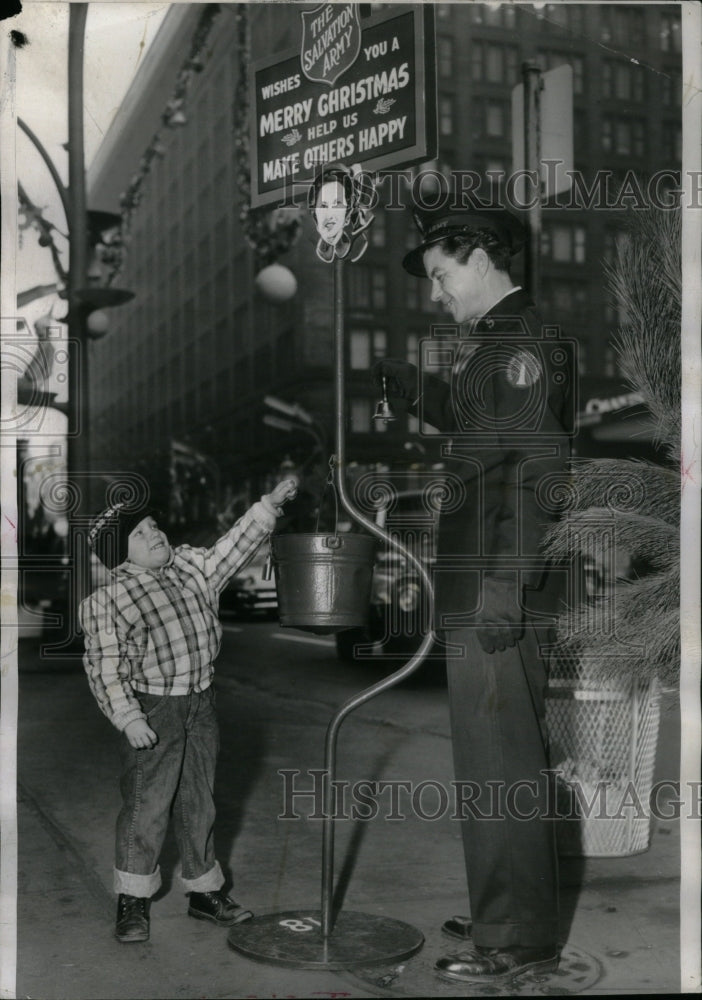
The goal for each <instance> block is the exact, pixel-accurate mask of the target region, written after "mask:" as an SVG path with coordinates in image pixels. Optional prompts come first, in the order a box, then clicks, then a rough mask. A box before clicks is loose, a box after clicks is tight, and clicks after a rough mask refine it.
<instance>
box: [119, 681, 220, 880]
mask: <svg viewBox="0 0 702 1000" xmlns="http://www.w3.org/2000/svg"><path fill="white" fill-rule="evenodd" d="M138 698H139V701H140V702H141V706H142V708H143V710H144V713H145V715H146V716H147V721H148V723H149V725H150V726H151V728H152V729H153V730H154V732H155V733H156V734H157V736H158V743H157V744H156V746H155V747H154V748H153V749H152V750H135V749H134V748H133V747H131V746H130V745H129V741H128V740H127V738H126V736H124V737H123V739H122V744H121V747H120V753H121V757H122V776H121V779H120V787H121V790H122V809H121V811H120V814H119V816H118V817H117V830H116V851H115V855H116V858H115V879H114V888H115V892H117V893H127V894H128V895H130V896H142V897H145V896H152V895H153V894H154V893H155V892H157V891H158V889H159V887H160V885H161V873H160V869H159V867H158V858H159V855H160V853H161V848H162V846H163V841H164V839H165V836H166V831H167V829H168V822H169V818H170V813H171V806H172V807H173V829H174V833H175V838H176V843H177V845H178V852H179V854H180V863H181V878H182V882H183V885H184V887H185V891H186V892H211V891H216V890H217V889H220V888H221V887H222V885H223V884H224V876H223V875H222V870H221V868H220V866H219V863H218V862H217V861H216V859H215V855H214V844H213V826H214V819H215V807H214V800H213V788H214V775H215V766H216V764H217V754H218V753H219V729H218V726H217V716H216V712H215V699H214V690H213V687H212V685H210V687H209V688H207V690H206V691H203V692H202V693H201V694H195V693H192V694H188V695H163V696H162V695H151V694H141V693H139V694H138Z"/></svg>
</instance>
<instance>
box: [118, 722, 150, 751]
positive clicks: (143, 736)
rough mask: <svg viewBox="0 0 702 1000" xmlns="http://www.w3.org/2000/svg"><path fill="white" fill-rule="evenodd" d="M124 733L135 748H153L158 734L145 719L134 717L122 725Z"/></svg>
mask: <svg viewBox="0 0 702 1000" xmlns="http://www.w3.org/2000/svg"><path fill="white" fill-rule="evenodd" d="M124 735H125V736H126V737H127V739H128V740H129V745H130V746H133V747H134V749H135V750H153V748H154V747H155V746H156V744H157V743H158V736H157V735H156V733H155V732H154V731H153V729H152V728H151V726H150V725H149V723H148V722H147V721H146V719H134V721H133V722H130V723H129V725H128V726H125V727H124Z"/></svg>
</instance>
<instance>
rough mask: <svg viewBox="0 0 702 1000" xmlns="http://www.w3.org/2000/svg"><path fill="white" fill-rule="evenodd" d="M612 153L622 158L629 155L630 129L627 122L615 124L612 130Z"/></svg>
mask: <svg viewBox="0 0 702 1000" xmlns="http://www.w3.org/2000/svg"><path fill="white" fill-rule="evenodd" d="M614 152H615V153H620V154H621V155H622V156H629V155H630V153H631V128H630V126H629V122H621V121H619V122H617V123H616V125H615V128H614Z"/></svg>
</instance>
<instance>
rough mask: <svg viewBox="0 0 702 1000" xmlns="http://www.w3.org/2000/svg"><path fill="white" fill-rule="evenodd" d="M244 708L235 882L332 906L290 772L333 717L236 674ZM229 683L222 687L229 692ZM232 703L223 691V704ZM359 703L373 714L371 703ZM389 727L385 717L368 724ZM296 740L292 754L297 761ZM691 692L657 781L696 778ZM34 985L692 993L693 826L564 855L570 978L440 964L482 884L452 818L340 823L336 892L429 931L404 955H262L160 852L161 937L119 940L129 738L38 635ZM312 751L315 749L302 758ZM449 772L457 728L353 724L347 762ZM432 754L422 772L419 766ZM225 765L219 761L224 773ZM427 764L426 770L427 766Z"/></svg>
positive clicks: (283, 903)
mask: <svg viewBox="0 0 702 1000" xmlns="http://www.w3.org/2000/svg"><path fill="white" fill-rule="evenodd" d="M219 683H221V684H222V690H221V694H222V695H223V696H224V697H227V698H228V697H229V696H230V695H235V696H236V697H235V704H236V710H235V715H236V718H234V719H231V718H227V720H226V721H227V724H228V725H227V727H226V730H225V729H224V728H223V741H222V742H223V745H222V754H221V759H220V772H219V775H218V789H219V792H218V795H219V799H218V838H219V839H218V842H217V850H218V856H220V857H221V858H222V860H223V863H225V864H226V865H228V866H229V870H230V871H231V872H234V873H235V875H236V878H235V884H234V895H235V896H236V898H238V899H239V900H240V901H241V902H243V903H245V905H246V906H248V907H251V908H252V909H253V910H254V911H255V912H256V913H257V914H263V913H266V912H272V913H279V912H282V911H289V910H298V909H313V910H315V909H318V907H319V880H320V870H321V824H320V823H319V822H315V821H314V820H302V821H298V822H296V821H284V820H280V819H277V818H276V817H277V814H278V813H279V812H280V811H281V809H280V804H281V790H280V781H281V779H280V777H279V775H278V773H277V772H278V770H279V769H280V768H286V767H300V768H302V769H303V770H304V769H306V768H314V767H320V766H321V758H322V750H321V748H322V747H323V741H324V733H325V730H326V726H327V723H328V721H329V717H330V714H331V713H329V712H328V711H325V710H324V709H323V707H321V708H320V706H319V705H316V704H315V705H312V706H310V704H309V703H307V702H305V701H303V700H302V699H301V698H300V700H298V701H295V700H294V699H292V698H290V697H289V696H288V695H287V694H285V695H280V694H278V693H273V692H270V691H269V692H266V691H263V690H262V689H258V688H257V687H256V683H255V680H254V682H253V683H250V682H243V681H242V682H239V681H238V680H236V679H232V678H226V679H224V680H223V681H221V682H219ZM219 697H220V695H219V694H218V698H219ZM220 704H221V701H220ZM356 716H358V717H356ZM371 725H372V727H373V728H372V729H371V728H370V726H371ZM291 748H294V755H293V756H294V761H293V762H292V763H291ZM678 760H679V723H678V710H677V701H676V697H675V695H674V694H672V693H670V692H669V693H666V694H664V697H663V704H662V714H661V729H660V739H659V745H658V753H657V763H656V778H657V779H658V778H666V779H675V778H676V776H677V774H678ZM18 761H19V765H18V770H19V796H18V798H19V801H18V815H19V870H18V939H19V944H18V962H17V997H27V998H29V997H31V998H41V1000H58V998H69V1000H82V998H91V1000H100V998H147V997H148V998H160V997H164V998H181V997H182V998H205V997H206V998H234V997H236V998H245V997H251V998H254V997H256V998H258V997H261V998H262V997H270V998H277V997H291V998H292V997H373V996H377V997H382V996H388V997H391V996H400V997H415V996H416V997H419V996H435V997H441V996H454V997H455V996H478V995H493V996H494V995H512V996H514V995H522V994H524V995H566V994H571V993H582V994H585V995H612V994H619V993H621V994H634V993H650V994H665V993H678V992H679V991H680V980H679V961H680V959H679V937H678V934H679V923H678V915H679V896H678V894H679V877H680V859H679V849H680V847H679V845H680V839H679V824H678V822H676V821H675V820H663V819H653V820H652V825H651V841H650V848H649V850H648V851H646V852H645V853H642V854H639V855H636V856H630V857H619V858H607V859H604V858H588V859H562V864H561V880H562V911H563V917H564V921H563V922H564V930H565V935H564V941H565V945H564V949H563V954H562V960H561V967H560V970H559V972H558V973H557V974H554V975H549V976H543V977H540V978H539V977H536V976H524V977H522V978H521V979H520V980H518V981H516V982H514V983H512V984H509V985H508V986H505V987H502V988H500V987H497V986H492V987H487V986H486V987H482V988H481V987H473V986H465V985H464V986H454V985H453V984H448V983H444V982H442V981H441V980H439V979H438V978H437V977H436V976H435V974H434V972H433V965H434V962H435V961H436V958H437V957H438V956H439V955H440V954H444V953H447V952H450V951H451V950H452V949H451V946H450V944H449V942H448V941H447V940H446V939H443V938H442V937H441V935H440V933H439V927H440V925H441V923H442V921H443V920H445V919H446V918H447V917H448V916H450V915H451V914H453V913H456V912H461V904H460V901H461V900H462V899H463V898H464V875H463V860H462V851H461V845H460V835H459V833H458V830H457V829H456V823H455V822H452V821H451V820H450V818H449V817H442V818H441V819H439V820H437V821H436V822H427V821H421V820H420V819H419V818H417V817H416V816H415V817H412V816H409V817H408V818H407V819H406V821H404V822H399V823H395V824H393V823H392V822H391V821H375V822H370V823H358V822H357V823H355V824H353V823H351V821H348V822H347V821H339V822H338V823H337V825H336V830H337V832H336V872H337V874H336V878H337V882H336V883H335V884H336V885H337V886H338V889H337V891H338V892H340V893H342V894H343V896H344V898H343V910H344V911H348V912H351V911H360V912H362V913H368V914H373V915H381V916H386V917H393V918H397V919H400V920H402V921H405V922H407V923H409V924H411V925H412V926H414V927H416V928H418V929H419V930H420V931H421V932H422V933H423V934H424V935H425V938H426V940H425V944H424V946H423V948H422V949H421V950H420V951H419V952H418V953H417V954H416V955H414V956H413V957H411V958H410V959H408V960H405V961H403V962H395V963H389V964H388V965H387V966H381V967H374V968H363V967H361V968H355V969H352V970H348V971H347V970H341V971H330V970H325V969H316V970H301V969H295V968H284V967H280V966H275V965H272V964H269V963H267V962H264V963H260V962H253V961H251V960H250V959H248V958H246V957H244V956H243V955H241V954H240V953H239V952H237V951H234V950H232V948H230V947H229V946H228V943H227V939H228V932H227V931H226V930H224V929H220V928H217V927H214V926H212V925H210V924H208V923H204V922H200V921H196V920H192V919H190V918H188V917H187V915H186V906H187V903H186V899H185V897H184V896H183V895H182V893H181V891H180V889H179V888H178V886H177V884H176V880H175V878H174V877H173V868H174V863H175V854H174V849H173V845H172V844H170V843H169V844H168V845H167V847H166V851H165V856H164V858H163V859H162V869H163V873H164V886H163V888H162V890H161V891H160V892H159V894H158V896H157V897H156V898H155V900H154V901H153V904H152V910H151V915H152V930H151V940H150V941H149V942H148V943H146V944H139V945H128V946H125V945H120V944H119V943H118V942H117V941H116V940H115V939H114V937H113V927H114V915H115V897H114V896H113V894H112V891H111V885H110V882H111V863H112V851H113V826H114V818H115V814H116V810H115V806H116V794H117V792H116V788H117V757H116V752H115V737H114V736H113V735H112V731H111V730H110V727H109V726H108V725H107V724H106V723H105V720H104V719H103V718H102V717H101V716H100V714H99V713H98V712H97V711H95V705H94V702H93V701H92V698H91V696H90V694H89V691H88V688H87V684H86V683H85V678H84V675H83V673H82V669H81V668H80V665H79V664H77V663H67V664H66V665H64V666H63V667H61V666H51V667H46V666H45V665H42V664H41V662H40V661H39V658H38V656H37V654H36V651H35V649H34V647H33V646H32V645H31V644H28V643H22V650H21V665H20V724H19V733H18ZM301 761H304V762H305V763H299V762H301ZM418 762H421V764H422V765H424V764H426V767H427V774H429V775H431V777H432V779H435V780H445V781H447V782H449V781H450V779H451V773H450V752H449V745H448V739H447V736H446V734H437V733H436V732H435V731H433V730H432V731H427V730H422V729H419V730H413V729H412V728H411V727H407V726H404V727H403V726H402V725H397V724H394V723H393V722H392V721H388V720H387V719H386V720H385V721H384V722H383V723H382V724H380V725H379V724H378V721H377V719H375V720H373V719H372V714H371V713H370V711H369V710H367V709H365V710H361V711H360V712H358V713H355V715H354V716H352V717H351V718H349V719H348V720H347V722H345V723H344V735H343V740H342V741H340V753H339V762H338V770H337V774H338V775H339V776H340V777H343V776H344V775H346V774H350V775H358V774H363V775H374V774H375V775H376V776H382V777H383V778H386V779H392V778H393V777H399V776H403V775H406V774H407V773H408V772H409V773H415V772H417V770H418V768H420V764H419V763H418ZM420 770H421V768H420ZM220 775H221V776H220ZM417 777H418V780H421V777H422V776H421V774H418V776H417Z"/></svg>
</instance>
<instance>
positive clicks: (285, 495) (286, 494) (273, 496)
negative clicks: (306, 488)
mask: <svg viewBox="0 0 702 1000" xmlns="http://www.w3.org/2000/svg"><path fill="white" fill-rule="evenodd" d="M295 496H297V483H296V482H295V480H294V479H283V480H282V482H280V483H278V485H277V486H276V487H275V489H274V490H272V491H271V492H270V493H269V494H268V500H269V502H270V503H271V504H272V505H273V507H275V510H276V513H277V514H279V515H280V514H282V513H283V504H284V503H285V501H286V500H292V499H293V498H294V497H295Z"/></svg>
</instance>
